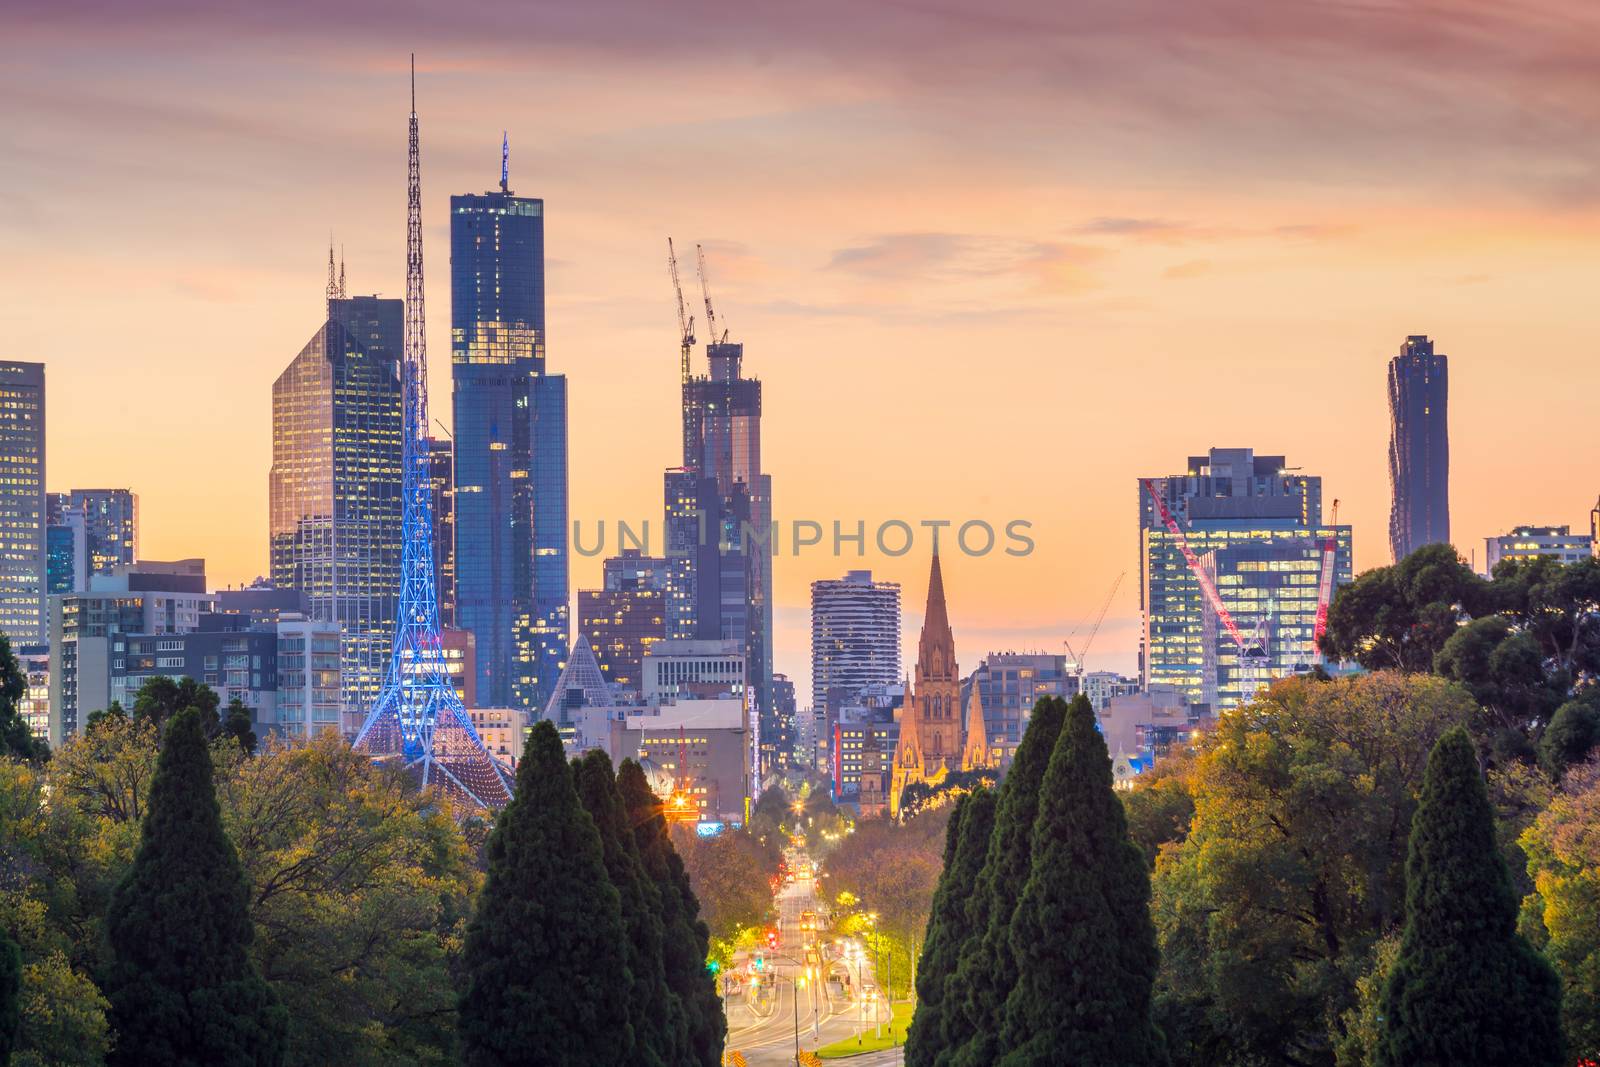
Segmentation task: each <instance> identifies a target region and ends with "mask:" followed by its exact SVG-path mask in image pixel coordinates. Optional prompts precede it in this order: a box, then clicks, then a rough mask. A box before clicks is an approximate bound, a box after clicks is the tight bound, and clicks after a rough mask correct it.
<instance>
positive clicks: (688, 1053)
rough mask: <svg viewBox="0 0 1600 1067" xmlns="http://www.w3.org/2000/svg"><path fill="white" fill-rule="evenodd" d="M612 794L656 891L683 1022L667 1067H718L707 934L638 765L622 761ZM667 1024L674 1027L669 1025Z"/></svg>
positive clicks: (669, 975)
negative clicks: (680, 1043) (679, 1045)
mask: <svg viewBox="0 0 1600 1067" xmlns="http://www.w3.org/2000/svg"><path fill="white" fill-rule="evenodd" d="M617 790H618V792H620V793H621V794H622V804H623V807H624V808H625V809H626V810H627V813H628V822H629V823H630V824H632V826H633V839H634V843H635V844H636V845H637V846H638V848H639V859H640V862H641V863H642V864H643V865H644V872H645V876H646V877H647V878H648V879H649V880H650V881H651V882H653V883H655V885H656V887H657V888H658V889H659V890H660V892H661V924H662V957H663V958H662V964H663V970H664V971H665V973H666V980H667V988H668V990H670V991H671V993H672V994H673V1001H672V1004H671V1007H673V1008H675V1009H676V1013H677V1016H678V1018H679V1019H681V1020H682V1026H683V1033H684V1035H685V1042H686V1044H685V1047H684V1051H683V1053H682V1054H681V1055H679V1056H678V1057H676V1058H675V1059H674V1060H673V1061H672V1062H673V1063H677V1064H686V1065H687V1064H701V1065H704V1067H717V1065H718V1064H720V1063H721V1062H722V1046H723V1043H724V1041H725V1040H726V1039H727V1034H728V1021H727V1019H726V1018H724V1016H723V1013H722V1001H721V999H720V998H719V997H718V996H717V983H716V979H714V978H713V977H712V976H711V972H710V971H709V970H708V969H707V967H706V958H707V956H708V955H709V953H710V950H711V943H710V941H711V935H710V933H709V931H708V930H707V929H706V924H705V923H703V922H701V921H700V917H699V915H700V903H699V901H697V900H696V899H695V895H694V890H693V889H692V888H691V887H690V885H689V876H688V875H687V874H686V873H685V872H684V869H683V861H682V860H681V859H680V858H679V857H678V853H677V852H676V851H675V850H674V849H673V847H672V839H671V838H670V837H668V836H667V823H666V820H665V819H664V818H663V817H662V815H661V800H660V798H659V797H657V796H656V795H655V794H654V793H653V792H651V791H650V785H649V783H648V782H646V781H645V777H644V771H643V770H642V769H641V768H640V766H639V764H638V763H636V762H634V761H633V760H623V761H622V769H621V770H620V771H618V773H617ZM672 1025H674V1026H676V1025H678V1024H677V1022H676V1021H674V1022H673V1024H672Z"/></svg>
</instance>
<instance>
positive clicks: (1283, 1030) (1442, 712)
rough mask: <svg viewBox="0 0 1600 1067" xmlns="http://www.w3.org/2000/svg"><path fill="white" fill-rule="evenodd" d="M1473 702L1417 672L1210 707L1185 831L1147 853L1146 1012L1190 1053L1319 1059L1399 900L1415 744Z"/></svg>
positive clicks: (1285, 689)
mask: <svg viewBox="0 0 1600 1067" xmlns="http://www.w3.org/2000/svg"><path fill="white" fill-rule="evenodd" d="M1476 713H1477V706H1476V704H1475V702H1474V701H1473V700H1472V699H1471V697H1470V696H1468V695H1467V694H1466V693H1465V692H1464V691H1463V690H1462V689H1460V688H1459V687H1458V686H1455V685H1452V684H1450V683H1448V682H1445V681H1443V680H1441V679H1439V678H1435V677H1428V676H1425V675H1402V674H1397V673H1394V672H1377V673H1374V674H1369V675H1362V676H1356V677H1353V678H1348V679H1340V680H1337V681H1333V682H1319V681H1314V680H1310V679H1290V680H1286V681H1282V682H1279V683H1277V684H1276V685H1274V686H1273V687H1272V688H1271V689H1269V690H1267V691H1266V692H1265V693H1263V694H1261V695H1259V696H1258V697H1257V698H1256V699H1254V700H1252V701H1251V702H1249V703H1247V704H1245V705H1243V706H1241V707H1239V708H1236V709H1234V710H1233V711H1231V712H1229V713H1228V714H1227V715H1224V716H1222V717H1221V719H1220V720H1219V721H1218V723H1217V725H1216V727H1215V728H1214V729H1213V730H1211V731H1208V732H1207V733H1206V734H1205V735H1203V736H1202V738H1201V739H1200V742H1199V753H1198V755H1197V757H1196V759H1195V762H1194V768H1193V771H1192V774H1191V775H1190V778H1189V783H1190V784H1189V788H1190V790H1191V792H1192V795H1193V798H1194V805H1195V812H1194V818H1193V821H1192V824H1191V826H1190V829H1189V833H1188V835H1187V836H1186V837H1185V838H1184V839H1183V841H1182V842H1181V843H1180V844H1176V845H1173V846H1168V847H1167V848H1164V849H1163V850H1162V851H1161V853H1160V855H1159V856H1158V858H1157V861H1156V869H1155V875H1154V879H1153V904H1152V911H1153V914H1154V918H1155V922H1156V927H1157V930H1158V932H1159V935H1160V944H1161V951H1162V960H1161V976H1160V981H1159V983H1158V987H1157V1018H1158V1021H1159V1023H1160V1025H1161V1027H1162V1029H1163V1030H1164V1031H1165V1033H1166V1036H1167V1038H1168V1042H1169V1047H1170V1048H1171V1051H1172V1053H1173V1057H1174V1059H1175V1060H1177V1061H1178V1062H1180V1063H1184V1064H1192V1065H1196V1067H1199V1065H1204V1067H1234V1065H1239V1067H1243V1065H1253V1064H1258V1063H1273V1064H1294V1065H1308V1067H1322V1065H1326V1064H1328V1063H1329V1062H1331V1059H1332V1056H1333V1052H1332V1049H1333V1046H1334V1045H1335V1044H1336V1043H1337V1042H1338V1040H1339V1037H1340V1034H1339V1032H1338V1026H1339V1020H1340V1019H1341V1017H1342V1015H1343V1013H1344V1012H1345V1011H1346V1010H1347V1009H1349V1008H1350V1007H1352V1006H1353V1005H1354V1002H1355V997H1356V989H1355V980H1356V978H1357V977H1359V976H1360V975H1362V974H1364V973H1365V972H1366V971H1367V970H1368V969H1369V968H1370V965H1371V957H1372V952H1373V951H1374V946H1375V944H1376V942H1377V941H1378V940H1379V939H1380V938H1381V937H1382V936H1383V935H1384V934H1385V933H1387V932H1388V931H1389V930H1391V929H1393V928H1394V927H1396V926H1397V925H1398V924H1399V922H1400V921H1401V919H1402V918H1403V916H1404V903H1405V857H1406V842H1407V837H1408V834H1409V826H1410V821H1411V813H1412V812H1413V811H1414V810H1415V809H1416V804H1417V799H1416V798H1417V795H1418V793H1419V791H1420V789H1421V786H1422V775H1423V769H1424V766H1425V761H1426V754H1427V752H1428V750H1429V749H1430V748H1431V747H1432V746H1433V744H1434V742H1435V741H1436V740H1437V739H1438V738H1439V737H1440V736H1441V735H1442V734H1444V732H1445V731H1446V730H1448V729H1450V728H1452V727H1454V726H1459V725H1464V724H1466V723H1468V722H1470V721H1472V718H1473V716H1474V715H1475V714H1476Z"/></svg>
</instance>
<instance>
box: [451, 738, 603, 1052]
mask: <svg viewBox="0 0 1600 1067" xmlns="http://www.w3.org/2000/svg"><path fill="white" fill-rule="evenodd" d="M488 858H489V875H488V878H487V879H486V881H485V882H484V886H483V892H482V893H481V894H480V896H479V898H478V907H477V911H476V912H475V913H474V915H473V917H472V922H471V924H470V925H469V926H468V928H467V941H466V950H465V953H464V966H465V970H466V974H467V987H466V992H465V993H464V994H463V995H462V997H461V1024H460V1033H461V1043H462V1048H463V1053H464V1056H463V1062H464V1063H466V1064H467V1065H468V1067H512V1065H523V1064H526V1065H533V1064H549V1063H560V1064H566V1065H569V1067H580V1065H593V1067H610V1065H612V1064H618V1063H624V1062H627V1055H628V1052H629V1050H630V1049H631V1047H632V1045H633V1031H632V1027H631V1026H630V1025H629V1022H628V1006H627V998H628V993H629V991H630V989H631V988H632V976H631V975H630V974H629V973H628V968H627V966H626V964H625V962H624V951H625V945H626V941H627V938H626V934H625V933H624V930H623V925H622V906H621V898H620V896H619V894H618V893H617V890H616V889H615V888H614V887H613V886H612V885H611V881H610V879H609V878H608V877H607V875H606V866H605V858H604V854H603V850H602V847H601V843H600V834H599V832H598V831H597V830H596V829H595V824H594V820H593V819H592V818H590V817H589V813H588V812H586V811H584V810H583V805H582V804H580V803H579V802H578V793H577V790H576V789H575V788H574V787H573V781H572V770H571V768H570V767H568V766H567V761H566V758H565V757H564V756H563V755H562V752H561V738H560V737H559V736H558V735H557V734H556V728H555V727H554V726H553V725H552V724H551V723H549V722H548V721H546V722H540V723H539V724H537V725H536V726H534V728H533V729H532V730H531V731H530V732H529V734H528V743H527V746H526V748H525V750H524V754H523V759H522V764H521V765H520V766H519V767H518V768H517V788H516V794H515V795H514V796H513V797H512V800H511V803H510V804H508V805H506V809H505V810H504V811H503V812H501V813H500V817H499V818H498V819H496V820H495V827H494V831H493V833H491V834H490V835H489V844H488Z"/></svg>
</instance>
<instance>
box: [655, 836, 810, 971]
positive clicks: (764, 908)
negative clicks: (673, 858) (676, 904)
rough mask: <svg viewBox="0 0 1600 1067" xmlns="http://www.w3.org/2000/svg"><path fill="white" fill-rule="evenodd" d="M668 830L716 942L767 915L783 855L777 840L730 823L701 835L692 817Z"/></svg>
mask: <svg viewBox="0 0 1600 1067" xmlns="http://www.w3.org/2000/svg"><path fill="white" fill-rule="evenodd" d="M669 832H670V834H671V836H672V847H673V849H674V850H676V851H677V853H678V856H679V857H680V858H681V859H682V860H683V869H684V871H685V872H686V873H687V874H688V875H689V885H690V887H691V888H692V889H693V890H694V895H695V899H696V900H698V901H699V902H700V917H701V918H702V919H704V920H705V924H706V929H707V930H708V931H710V934H711V939H712V941H713V942H724V943H727V942H733V941H736V940H738V938H739V936H740V934H741V933H742V932H743V931H745V930H748V929H751V928H752V927H755V926H758V925H760V924H761V923H762V922H763V921H764V920H765V919H766V918H767V917H768V915H769V914H770V913H771V912H772V887H771V885H770V883H771V880H772V878H773V876H774V875H775V874H776V873H777V871H778V865H779V863H780V862H781V861H782V859H783V853H782V851H781V850H780V849H779V848H778V846H777V844H776V842H773V841H771V840H768V841H766V842H763V841H761V839H760V838H757V837H755V836H753V835H751V834H750V833H749V832H748V831H744V830H732V829H729V830H724V831H723V832H722V833H720V834H717V835H716V836H714V837H701V836H700V835H699V834H697V833H695V829H694V826H693V825H692V824H688V823H677V824H674V825H673V826H672V827H671V828H670V830H669Z"/></svg>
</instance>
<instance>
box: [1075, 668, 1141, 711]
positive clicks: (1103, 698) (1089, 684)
mask: <svg viewBox="0 0 1600 1067" xmlns="http://www.w3.org/2000/svg"><path fill="white" fill-rule="evenodd" d="M1078 686H1079V688H1080V689H1081V690H1082V692H1083V695H1084V696H1086V697H1088V698H1089V703H1090V704H1093V705H1094V710H1096V711H1104V710H1105V707H1106V705H1107V704H1109V703H1110V702H1111V699H1112V698H1113V697H1121V696H1131V695H1132V694H1134V693H1137V692H1139V679H1137V678H1125V677H1123V676H1122V675H1120V674H1118V673H1117V672H1116V671H1090V672H1088V673H1087V674H1085V675H1084V676H1083V677H1082V678H1080V679H1079V680H1078Z"/></svg>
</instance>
